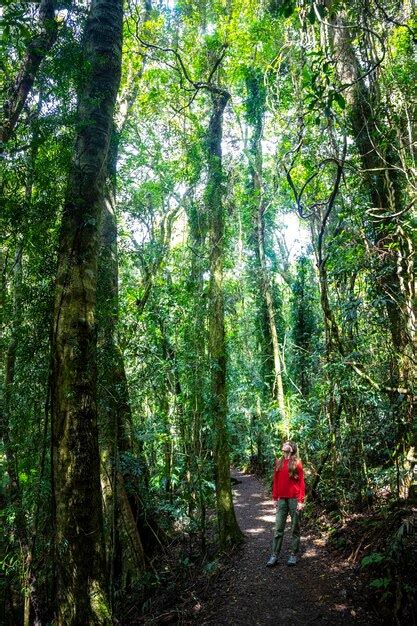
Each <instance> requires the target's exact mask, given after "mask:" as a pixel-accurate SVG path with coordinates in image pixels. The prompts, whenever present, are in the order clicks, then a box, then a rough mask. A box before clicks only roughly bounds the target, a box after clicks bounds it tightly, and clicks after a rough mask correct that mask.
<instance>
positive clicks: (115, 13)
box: [51, 0, 123, 626]
mask: <svg viewBox="0 0 417 626" xmlns="http://www.w3.org/2000/svg"><path fill="white" fill-rule="evenodd" d="M122 18H123V6H122V1H121V0H96V1H95V2H93V4H92V7H91V11H90V14H89V17H88V20H87V24H86V33H85V43H84V46H85V48H84V51H85V60H86V67H87V74H86V76H85V80H84V83H83V85H82V87H81V89H80V93H79V97H78V124H77V128H78V133H77V141H76V148H75V155H74V161H73V165H72V168H71V173H70V179H69V186H68V191H67V197H66V202H65V206H64V212H63V217H62V224H61V232H60V243H59V255H58V273H57V281H56V291H55V308H54V332H53V355H52V356H53V363H52V372H53V376H52V394H51V398H52V466H53V495H54V508H55V520H54V522H55V575H54V580H55V586H56V589H55V593H56V623H57V624H59V625H64V624H65V626H68V625H80V626H81V625H85V624H110V623H111V615H110V610H109V602H108V588H107V581H106V575H105V569H106V568H105V551H104V541H103V514H102V503H101V488H100V458H99V448H98V435H97V389H96V382H97V374H96V373H97V357H96V290H97V260H98V253H99V228H100V222H101V218H102V215H101V213H102V207H103V194H104V186H105V177H106V166H107V154H108V148H109V141H110V135H111V128H112V118H113V112H114V105H115V102H116V96H117V90H118V86H119V81H120V72H121V43H122Z"/></svg>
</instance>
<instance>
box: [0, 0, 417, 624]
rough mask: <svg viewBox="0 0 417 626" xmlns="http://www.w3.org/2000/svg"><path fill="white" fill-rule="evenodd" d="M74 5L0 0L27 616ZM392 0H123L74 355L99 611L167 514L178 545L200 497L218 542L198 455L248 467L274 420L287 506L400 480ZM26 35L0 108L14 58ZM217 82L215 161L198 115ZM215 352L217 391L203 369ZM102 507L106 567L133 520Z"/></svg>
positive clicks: (48, 508) (408, 32)
mask: <svg viewBox="0 0 417 626" xmlns="http://www.w3.org/2000/svg"><path fill="white" fill-rule="evenodd" d="M86 4H89V3H80V2H74V3H69V2H62V3H57V4H56V5H55V3H53V2H52V3H51V2H47V1H46V0H43V1H42V2H41V3H40V4H36V3H27V2H23V1H22V2H20V1H18V0H16V1H11V0H7V1H6V2H5V3H4V7H3V9H2V20H3V24H4V31H5V34H6V37H5V38H4V39H3V40H2V43H1V44H0V45H1V48H0V50H1V64H2V69H3V72H2V78H1V79H0V80H1V82H0V86H1V93H2V106H3V114H4V116H3V121H2V128H3V132H2V137H3V139H4V143H3V146H2V171H3V177H2V182H1V204H2V214H1V232H2V235H3V237H2V243H1V271H2V294H1V296H2V298H1V299H2V305H3V308H2V335H1V340H0V341H1V348H2V350H1V353H2V357H1V376H2V381H3V390H2V391H3V400H2V418H1V432H0V435H1V437H2V447H1V448H0V462H1V465H0V472H1V473H0V480H1V492H0V503H1V515H2V519H1V523H2V526H3V527H4V529H5V533H4V541H3V544H2V545H1V554H0V559H1V565H2V567H3V569H4V572H5V575H4V577H3V578H2V579H1V581H0V585H1V588H0V602H1V608H0V614H1V617H0V619H4V620H5V621H6V623H9V624H17V623H23V620H24V619H25V622H26V623H29V619H30V620H32V617H33V616H35V615H36V616H37V617H38V618H39V619H42V620H44V621H43V622H42V623H48V621H47V620H51V619H52V616H53V615H54V612H55V607H54V593H53V581H54V577H55V571H54V570H55V567H54V561H55V566H56V559H57V553H56V548H55V549H54V548H53V545H54V541H55V539H54V524H55V521H56V508H55V507H56V500H57V494H56V493H55V492H54V489H55V485H54V472H53V467H54V466H53V459H52V458H51V439H52V433H53V432H54V422H55V419H56V418H55V412H54V411H55V410H56V408H54V406H51V387H52V388H53V386H54V369H53V367H52V366H51V346H52V353H53V351H54V346H56V343H55V342H54V333H55V332H56V324H57V322H56V318H54V296H53V294H54V290H55V289H56V286H55V284H56V277H57V269H56V265H57V259H58V257H59V255H60V254H61V257H59V258H61V261H62V254H63V252H62V246H61V247H60V243H59V242H60V229H64V228H65V216H66V214H67V213H66V211H67V209H66V211H64V207H67V206H68V199H66V194H67V190H68V189H69V188H70V183H68V180H69V176H70V172H72V171H73V169H71V168H74V159H75V158H76V157H75V156H74V155H75V154H76V152H75V150H74V142H75V140H76V138H78V140H77V145H78V146H79V145H80V144H79V137H80V136H82V133H83V128H82V124H83V123H84V124H87V126H88V123H87V122H85V121H84V122H82V120H83V119H84V120H85V119H86V118H83V117H82V115H81V114H80V102H81V105H82V102H83V101H82V98H83V94H85V93H86V87H88V85H86V77H88V76H91V75H94V67H95V66H94V63H95V59H94V57H93V56H91V57H89V56H88V54H86V53H85V50H84V47H85V45H86V43H85V41H86V37H85V33H86V32H87V27H86V24H88V23H89V22H88V13H89V9H90V7H89V6H86ZM412 6H413V3H410V2H406V1H405V2H400V1H397V0H381V1H380V2H377V1H376V0H371V1H370V2H369V3H362V2H360V1H359V0H355V1H354V2H345V1H344V0H338V1H333V0H329V1H327V0H323V1H322V0H318V1H313V0H297V1H294V2H293V1H287V0H272V1H271V2H269V3H262V2H256V1H254V0H244V1H241V2H235V1H234V0H228V1H227V2H226V1H225V2H223V1H218V0H216V1H212V2H208V1H207V2H199V3H196V2H192V1H191V0H178V2H168V3H160V4H151V3H150V2H149V1H146V0H145V2H144V3H141V2H139V0H134V1H133V2H129V3H128V4H127V5H126V6H125V9H124V26H123V31H124V32H123V56H122V67H121V72H122V78H121V83H120V88H119V92H118V98H117V102H116V108H115V113H114V115H113V121H112V124H113V127H112V132H111V135H112V137H111V140H110V148H108V153H109V154H110V157H108V161H109V164H107V165H105V166H106V167H107V175H106V176H105V175H104V174H103V173H102V172H101V173H100V176H99V178H100V179H103V182H102V188H101V190H99V191H100V193H101V192H102V195H103V197H104V196H106V197H107V199H108V197H109V194H110V196H111V194H112V193H113V190H114V186H115V191H116V208H115V216H114V220H115V222H114V224H113V227H114V228H116V227H117V246H116V247H115V245H114V241H112V243H111V245H110V244H109V245H110V248H111V246H113V247H112V248H111V251H110V253H109V250H110V248H106V245H107V243H106V241H105V238H103V240H102V251H101V256H100V257H99V261H98V269H97V270H96V274H97V275H96V274H94V271H95V270H93V274H94V276H93V279H94V280H96V279H97V276H98V281H99V283H98V295H97V307H96V306H95V304H93V310H94V312H95V313H94V315H95V317H94V319H95V322H94V324H93V331H92V336H93V338H94V337H95V336H97V337H98V346H97V356H95V352H94V350H92V352H90V351H89V352H88V358H91V359H93V361H94V363H96V364H97V366H98V384H97V407H98V409H97V411H98V426H99V432H98V441H99V445H100V454H101V464H102V468H101V472H102V480H101V488H102V490H103V512H104V513H103V514H104V526H105V529H104V547H105V550H106V564H107V565H106V567H107V572H106V578H107V579H108V580H110V604H111V605H112V607H113V608H114V607H116V608H117V606H118V604H117V602H118V600H117V599H118V598H119V599H120V597H121V594H123V593H124V592H125V591H126V590H129V591H131V590H132V589H134V590H136V592H138V593H139V591H138V590H142V592H141V593H143V594H144V596H141V597H142V600H144V599H145V598H146V591H143V588H144V587H146V580H147V576H148V575H149V572H148V571H147V569H148V567H147V563H148V562H149V558H150V556H151V555H152V554H153V553H154V551H155V550H157V549H158V545H159V543H160V542H164V541H165V540H166V539H167V537H168V536H170V534H171V533H173V532H174V529H175V531H176V532H178V531H180V532H184V533H186V532H187V533H190V534H191V535H192V536H193V537H198V540H199V542H200V546H201V549H202V550H204V549H205V548H206V541H207V537H208V536H211V534H210V532H209V530H210V526H209V525H210V524H212V521H213V516H212V515H210V512H211V511H213V509H217V511H218V514H219V522H220V537H219V538H220V545H221V546H222V547H224V546H225V545H226V544H228V543H233V541H235V540H236V541H238V540H239V538H238V535H234V531H233V529H232V530H231V529H230V528H229V530H228V531H227V532H226V534H225V535H224V534H223V531H222V528H223V526H222V522H221V520H222V515H223V513H224V511H223V509H222V507H223V508H224V507H226V509H227V506H228V505H227V502H226V500H225V498H226V496H225V492H224V491H223V492H222V491H221V490H219V481H220V478H219V476H218V474H217V473H216V471H217V470H218V466H219V458H220V457H222V455H226V454H227V455H230V459H231V462H232V463H233V464H235V465H237V466H239V467H242V468H247V469H250V470H255V471H258V472H260V473H261V474H262V475H264V476H266V479H267V480H270V477H271V473H272V460H273V456H274V455H275V454H278V453H279V450H280V443H281V440H282V438H283V437H290V438H291V439H293V440H295V441H297V442H298V443H299V447H300V453H301V456H302V458H303V459H304V461H305V465H306V470H307V480H308V489H309V498H308V502H309V506H310V504H311V506H313V504H312V503H316V504H319V505H320V506H322V507H323V508H325V509H327V510H329V511H333V519H334V520H343V519H345V518H346V517H348V516H349V514H351V513H355V512H363V511H367V510H368V509H369V510H371V509H372V507H374V508H375V507H376V508H378V507H379V506H380V505H381V502H385V501H388V502H390V501H395V500H397V499H399V498H401V499H404V501H405V500H406V499H407V498H409V499H410V498H412V497H413V496H415V492H416V487H415V484H413V470H414V471H415V469H414V468H415V467H416V463H417V458H416V456H417V431H416V422H415V414H414V411H415V399H416V349H415V348H416V314H415V274H414V255H415V246H416V214H415V210H414V209H415V207H414V205H413V199H414V198H415V192H416V185H415V182H416V178H415V174H416V169H415V135H414V132H415V114H416V109H415V104H416V103H415V84H416V80H417V67H416V60H415V56H413V46H414V45H415V40H416V34H415V33H416V31H415V27H416V18H415V16H413V14H412ZM51 7H52V15H55V17H54V19H51V18H50V17H49V18H48V17H46V18H45V11H46V12H47V11H50V10H51ZM45 20H46V21H45ZM45 33H46V34H45ZM52 33H53V36H52ZM37 55H38V56H39V63H37V64H35V65H36V67H35V65H33V66H32V65H31V66H30V67H31V71H32V73H33V81H32V82H33V85H32V86H31V87H30V89H29V90H28V93H27V95H26V96H25V100H24V102H23V103H22V107H21V111H20V113H19V115H18V116H17V119H16V122H15V123H14V125H13V128H12V129H11V130H10V128H9V127H10V111H11V110H13V107H14V106H15V104H16V101H17V95H16V94H18V93H21V91H19V89H20V87H19V77H20V76H22V72H23V71H24V70H25V68H26V69H27V68H28V67H29V65H28V64H29V63H32V61H33V59H32V57H34V56H35V57H36V58H37ZM31 59H32V60H31ZM96 69H97V68H96ZM98 72H99V73H100V67H99V66H98ZM98 75H99V74H98ZM224 94H226V96H225V95H224ZM221 97H225V98H226V104H225V108H224V113H223V114H222V117H221V118H220V117H219V116H218V117H217V118H216V120H215V121H216V123H217V124H220V125H221V126H220V128H218V131H219V132H220V137H221V150H222V153H221V158H220V156H219V155H218V154H217V153H215V152H213V150H214V149H213V145H214V144H213V135H212V134H211V133H212V130H213V125H214V122H213V120H214V116H215V106H216V102H217V103H218V101H219V99H220V98H221ZM77 102H78V108H77ZM84 104H85V103H84ZM90 104H91V103H90ZM93 105H94V103H93V104H92V106H93ZM81 108H82V106H81ZM87 108H88V107H87ZM98 108H99V107H98ZM81 113H82V111H81ZM84 113H85V111H84ZM80 120H81V122H80ZM97 123H98V122H97ZM6 130H7V132H6ZM84 130H85V128H84ZM87 131H88V128H87ZM87 134H88V133H87ZM90 134H94V133H90ZM113 157H115V158H114V163H112V161H111V159H112V158H113ZM116 161H117V172H116V171H115V170H116V166H115V163H116ZM213 172H214V174H213ZM72 176H73V174H72ZM71 180H73V179H71ZM100 197H101V196H100ZM63 211H64V218H63ZM104 214H105V213H103V214H102V213H100V211H99V212H98V213H97V215H101V216H103V215H104ZM86 215H87V217H86V218H85V220H84V223H82V225H81V226H80V227H79V228H80V229H81V230H82V229H85V228H90V229H91V232H92V233H93V235H92V237H95V236H99V235H100V232H101V231H100V228H101V225H100V219H97V220H96V218H95V217H94V218H91V217H88V215H89V214H87V213H86ZM94 215H96V214H95V213H94ZM81 217H82V216H81ZM96 221H97V223H96ZM62 232H63V231H62V230H61V238H62ZM115 232H116V231H115ZM216 233H217V235H218V234H219V233H220V236H219V239H218V240H216V236H217V235H216ZM58 248H60V249H58ZM213 251H214V252H218V255H217V256H216V254H214V252H213ZM108 254H110V256H108ZM81 257H82V255H81V256H80V258H81ZM213 257H215V258H213ZM71 258H72V257H71ZM71 258H70V260H69V261H68V263H69V265H71V263H72V262H74V263H75V261H73V260H72V261H71ZM84 258H85V257H84ZM109 259H110V260H109ZM79 263H80V265H82V263H83V261H82V258H81V261H79ZM93 265H94V264H93ZM218 271H220V274H221V275H220V274H218ZM94 280H93V282H94ZM100 285H102V286H101V287H100ZM103 285H104V287H103ZM109 285H110V287H109ZM109 290H113V291H112V293H110V291H109ZM63 293H64V294H65V287H64V288H63ZM94 294H95V292H94ZM94 298H95V295H94ZM94 298H93V299H94ZM219 298H220V300H219ZM213 303H215V304H213ZM223 310H224V318H223V317H222V316H223V313H222V311H223ZM219 311H220V313H219ZM80 315H81V313H80ZM220 317H222V320H220V321H221V322H222V323H223V321H224V328H225V338H224V346H223V343H222V341H223V340H222V339H218V337H221V332H222V330H221V329H222V326H221V325H220V326H219V324H218V322H219V318H220ZM58 319H59V316H58ZM54 320H55V321H54ZM216 333H217V334H216ZM219 333H220V335H219ZM275 335H276V340H275V341H274V336H275ZM216 337H217V339H216ZM94 341H95V339H94ZM94 345H95V344H94ZM52 360H53V359H52ZM219 364H220V365H219ZM223 367H224V376H225V379H224V381H223V382H224V383H225V386H224V389H225V390H226V391H225V392H224V397H223V391H221V392H220V394H218V393H216V391H215V389H216V386H215V385H214V383H213V381H215V380H216V377H217V388H219V387H218V385H219V384H220V386H221V384H222V381H221V380H220V383H219V377H218V375H219V371H220V370H222V368H223ZM222 371H223V370H222ZM220 374H221V372H220ZM76 382H77V384H78V383H79V385H80V386H81V387H82V385H83V384H84V382H85V381H83V380H79V381H76ZM213 385H214V386H213ZM280 389H281V392H280ZM220 396H221V400H222V402H220V404H219V402H218V400H219V397H220ZM52 399H53V394H52ZM223 401H224V404H223ZM52 405H53V402H52ZM219 406H220V409H219ZM213 407H215V410H213ZM223 410H225V411H227V416H226V418H225V420H223V419H219V412H220V413H221V412H222V411H223ZM221 417H222V416H221V415H220V418H221ZM55 427H56V424H55ZM223 430H224V432H223ZM79 454H80V455H82V454H83V451H82V450H79ZM216 455H217V456H216ZM219 455H220V456H219ZM80 458H81V456H80ZM224 458H226V457H224ZM414 476H415V475H414ZM414 480H415V478H414ZM120 481H122V482H123V485H124V486H122V487H120V490H121V491H120V493H122V494H123V493H124V491H123V490H124V489H125V491H126V498H125V500H123V501H122V503H120V502H119V500H118V498H119V497H120V498H121V497H122V496H120V494H119V495H118V487H117V485H120V484H121V482H120ZM216 483H217V487H218V489H217V495H216ZM93 489H94V487H93ZM109 494H110V495H109ZM58 495H59V494H58ZM225 502H226V504H225ZM68 506H69V507H71V501H68ZM381 506H382V505H381ZM369 507H371V508H369ZM222 511H223V513H222ZM119 515H120V519H122V518H123V519H124V520H125V522H126V519H129V520H131V519H132V520H134V522H133V525H134V526H135V525H136V529H135V533H137V537H136V535H135V537H136V539H135V541H136V544H135V545H137V546H141V547H140V548H137V549H136V553H135V554H136V556H135V558H138V550H139V551H140V550H142V549H143V554H142V553H141V557H140V559H143V562H142V561H141V565H140V566H138V567H136V565H134V566H132V565H131V563H133V562H135V561H134V558H133V557H132V556H131V555H130V556H129V559H127V558H126V562H129V566H126V567H125V565H121V563H122V562H123V558H121V557H120V555H119V553H118V550H121V553H122V554H125V552H124V551H125V547H124V546H125V543H124V539H123V532H125V533H126V534H127V535H129V533H131V532H133V531H132V530H131V527H129V524H128V522H126V523H125V531H121V530H120V528H119V526H118V521H117V520H118V519H119V517H118V516H119ZM124 516H125V517H124ZM126 516H127V517H126ZM129 516H130V517H129ZM229 522H230V520H229ZM230 523H231V522H230ZM401 523H403V522H401ZM226 525H227V524H226ZM401 528H403V530H402V535H401V536H397V535H395V530H396V529H395V528H394V527H393V528H392V532H393V533H394V535H395V537H396V539H395V541H396V542H397V543H396V544H395V546H394V548H393V547H392V546H393V544H392V543H391V544H390V546H391V547H390V548H389V549H388V552H387V554H384V555H382V556H378V554H380V553H379V552H377V553H374V554H373V555H371V556H370V557H368V561H365V563H364V566H365V567H371V568H372V567H376V566H377V565H378V563H381V562H382V563H383V565H384V566H385V570H384V573H383V574H381V575H380V576H379V578H378V573H376V574H375V577H374V579H373V588H374V590H375V593H376V594H377V597H378V598H379V599H380V598H382V599H386V598H388V599H389V598H390V597H392V596H391V595H390V594H392V593H393V590H392V585H393V582H392V580H393V577H394V576H396V575H397V574H398V572H397V574H394V573H393V571H394V570H392V568H391V570H392V571H391V570H390V568H389V567H388V565H387V563H391V561H389V559H391V560H392V559H395V558H397V557H396V556H395V555H394V556H393V555H392V554H391V553H390V552H389V550H397V548H398V550H397V552H395V554H400V552H401V550H400V548H399V547H398V546H400V544H401V541H402V540H403V538H405V537H406V536H407V533H408V532H411V530H410V529H411V528H412V525H409V526H407V527H403V526H401ZM117 529H119V530H117ZM126 529H127V530H126ZM119 532H120V538H119V539H115V537H116V536H117V537H119V535H118V533H119ZM227 533H228V534H227ZM139 537H140V539H139ZM401 545H402V544H401ZM120 546H121V547H120ZM381 549H382V548H381ZM401 549H402V548H401ZM387 555H388V556H387ZM369 559H371V560H369ZM372 559H373V560H372ZM34 572H36V576H34ZM377 580H383V581H385V582H382V583H380V587H379V588H378V583H377V582H375V581H377ZM371 582H372V581H371ZM378 594H379V595H378ZM404 594H405V598H406V599H405V600H404V602H403V603H402V605H401V606H400V607H397V608H396V610H397V613H399V614H401V612H402V615H403V616H407V615H408V613H407V610H408V609H407V598H411V597H412V595H413V591H412V590H411V589H408V590H407V589H405V591H404ZM106 610H107V609H106ZM103 611H104V610H103ZM99 612H100V611H99V610H97V614H98V613H99ZM104 612H105V611H104ZM103 614H104V613H103ZM23 615H25V617H23ZM59 623H61V622H59ZM74 623H76V622H74ZM100 623H108V622H106V618H104V617H103V618H102V622H100Z"/></svg>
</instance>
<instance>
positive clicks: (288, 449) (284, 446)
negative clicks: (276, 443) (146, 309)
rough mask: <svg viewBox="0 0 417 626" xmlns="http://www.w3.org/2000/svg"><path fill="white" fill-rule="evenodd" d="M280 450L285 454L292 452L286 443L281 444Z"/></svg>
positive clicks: (289, 445)
mask: <svg viewBox="0 0 417 626" xmlns="http://www.w3.org/2000/svg"><path fill="white" fill-rule="evenodd" d="M281 449H282V451H283V452H285V453H288V452H292V447H291V444H290V443H289V442H288V441H285V442H284V443H283V444H282V448H281Z"/></svg>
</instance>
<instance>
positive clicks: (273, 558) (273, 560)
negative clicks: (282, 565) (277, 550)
mask: <svg viewBox="0 0 417 626" xmlns="http://www.w3.org/2000/svg"><path fill="white" fill-rule="evenodd" d="M277 561H278V557H277V555H276V554H271V556H270V557H269V561H268V563H267V564H266V566H267V567H273V566H274V565H276V564H277Z"/></svg>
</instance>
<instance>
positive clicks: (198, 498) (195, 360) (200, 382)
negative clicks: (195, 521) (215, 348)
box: [187, 201, 208, 551]
mask: <svg viewBox="0 0 417 626" xmlns="http://www.w3.org/2000/svg"><path fill="white" fill-rule="evenodd" d="M187 213H188V225H189V237H190V249H191V253H192V256H191V269H190V277H189V283H188V289H189V292H190V293H191V294H192V297H193V304H192V307H191V310H190V316H189V337H190V346H191V350H190V355H191V358H190V368H189V370H190V373H191V381H190V384H191V390H190V396H189V404H188V406H189V409H188V412H189V415H190V421H191V446H190V448H191V458H190V471H191V474H192V485H191V498H190V505H189V514H190V515H192V513H193V509H194V502H195V503H196V506H198V509H199V518H200V519H199V523H200V533H201V534H200V538H201V547H202V550H203V551H204V550H205V543H206V503H205V497H204V492H203V477H204V471H203V467H204V462H205V458H206V457H207V453H208V451H207V442H206V441H205V437H204V434H203V428H202V427H203V424H204V413H205V409H206V402H205V387H206V377H205V371H206V343H207V342H206V331H205V329H206V320H207V298H206V296H205V289H204V272H205V271H206V269H207V268H206V263H205V258H206V256H205V245H206V238H207V217H206V215H205V214H203V213H202V212H201V211H199V210H198V207H197V205H196V203H194V202H193V201H192V202H190V204H189V207H188V212H187Z"/></svg>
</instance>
